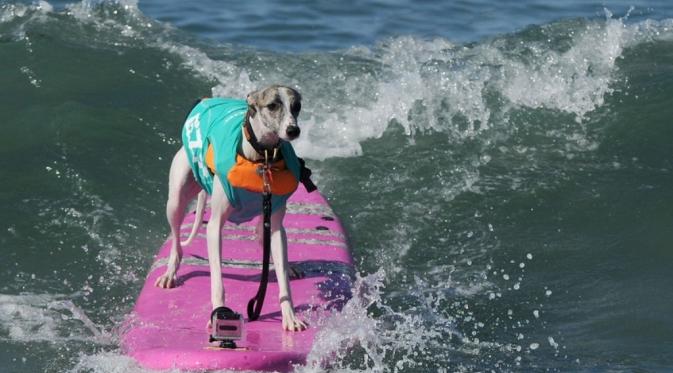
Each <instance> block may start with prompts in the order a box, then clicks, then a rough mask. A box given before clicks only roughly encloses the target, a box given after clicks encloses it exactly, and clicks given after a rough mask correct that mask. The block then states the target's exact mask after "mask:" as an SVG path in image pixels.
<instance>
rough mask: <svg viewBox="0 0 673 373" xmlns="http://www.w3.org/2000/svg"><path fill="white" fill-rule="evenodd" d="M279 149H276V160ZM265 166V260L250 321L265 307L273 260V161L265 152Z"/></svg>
mask: <svg viewBox="0 0 673 373" xmlns="http://www.w3.org/2000/svg"><path fill="white" fill-rule="evenodd" d="M276 152H277V149H274V156H273V158H276V154H275V153H276ZM264 158H265V159H264V164H263V165H262V166H260V167H259V169H258V172H261V173H262V180H263V181H264V192H263V193H262V214H263V215H264V225H263V228H264V229H263V236H262V242H263V244H262V245H263V247H264V258H263V261H262V279H261V280H260V281H259V289H257V294H256V295H255V297H254V298H252V299H250V301H249V302H248V320H250V321H255V320H257V319H258V318H259V315H260V313H261V312H262V306H263V305H264V296H265V295H266V285H267V284H268V283H269V262H270V259H271V183H270V180H269V174H270V173H271V160H270V159H269V156H268V153H267V152H264Z"/></svg>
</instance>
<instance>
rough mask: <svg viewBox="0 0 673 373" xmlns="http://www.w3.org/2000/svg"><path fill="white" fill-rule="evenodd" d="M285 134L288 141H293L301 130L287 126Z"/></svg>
mask: <svg viewBox="0 0 673 373" xmlns="http://www.w3.org/2000/svg"><path fill="white" fill-rule="evenodd" d="M285 133H286V134H287V137H289V138H290V140H294V139H296V138H297V137H299V133H301V130H300V129H299V127H298V126H289V127H287V129H286V130H285Z"/></svg>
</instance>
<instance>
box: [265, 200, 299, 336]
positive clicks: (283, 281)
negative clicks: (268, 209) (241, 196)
mask: <svg viewBox="0 0 673 373" xmlns="http://www.w3.org/2000/svg"><path fill="white" fill-rule="evenodd" d="M284 217H285V207H283V208H282V209H279V210H278V211H277V212H275V213H274V214H273V215H271V255H273V265H274V268H275V270H276V279H277V281H278V299H279V302H280V310H281V313H282V317H283V329H285V330H290V331H300V330H304V329H306V323H304V322H303V321H302V320H300V319H299V318H298V317H297V316H296V315H295V313H294V304H293V303H292V291H291V289H290V281H289V275H288V269H289V265H288V259H287V235H286V234H285V228H283V218H284Z"/></svg>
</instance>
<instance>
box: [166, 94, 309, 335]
mask: <svg viewBox="0 0 673 373" xmlns="http://www.w3.org/2000/svg"><path fill="white" fill-rule="evenodd" d="M247 103H248V115H246V118H247V119H246V120H249V121H250V125H251V127H252V130H253V132H254V135H255V136H256V138H257V140H258V143H259V144H260V145H261V146H263V147H268V148H269V149H271V148H273V147H275V146H277V144H278V143H279V142H280V141H291V140H294V139H295V138H297V137H298V136H299V132H300V131H299V127H298V126H297V116H298V115H299V111H300V110H301V95H300V94H299V93H298V92H297V91H296V90H294V89H292V88H289V87H285V86H277V85H274V86H270V87H267V88H265V89H262V90H259V91H255V92H251V93H250V94H249V95H248V96H247ZM241 130H243V129H241ZM239 153H242V154H243V156H244V157H245V158H247V159H248V160H251V161H256V160H259V159H261V155H260V154H259V153H258V152H257V151H256V150H255V149H254V147H253V145H252V144H251V143H250V142H249V141H248V140H247V139H246V136H242V141H241V144H240V149H239ZM197 195H199V206H200V207H201V208H203V204H204V202H205V191H203V190H202V188H201V186H200V185H199V184H198V183H197V181H196V180H195V179H194V175H193V173H192V169H191V166H190V163H189V162H188V159H187V152H186V151H185V148H184V146H183V147H182V148H180V150H179V151H178V152H177V154H175V157H174V158H173V162H172V163H171V169H170V174H169V184H168V202H167V204H166V217H167V219H168V223H169V225H170V227H171V237H172V246H171V253H170V256H169V260H168V265H167V268H166V272H165V273H164V274H163V275H161V276H160V277H159V278H158V279H157V280H156V282H155V286H158V287H160V288H172V287H174V286H176V272H177V270H178V267H179V266H180V261H181V260H182V245H184V244H186V243H185V242H183V243H181V242H180V225H181V224H182V220H183V218H184V216H185V213H186V211H185V210H186V208H187V205H188V204H189V203H190V201H192V200H193V199H194V198H195V197H196V196H197ZM197 210H198V208H197ZM232 212H233V207H232V206H231V204H230V202H229V200H228V199H227V196H226V194H225V192H224V189H223V187H222V183H221V181H220V180H219V178H218V177H215V178H214V180H213V192H212V196H211V214H212V215H211V218H210V220H209V221H208V225H207V242H208V260H209V265H210V273H211V276H210V298H211V303H212V308H213V309H215V308H218V307H222V306H224V303H225V292H224V287H223V284H222V277H221V276H217V275H216V276H213V274H214V273H215V274H219V273H221V264H220V262H221V251H220V250H221V248H220V243H221V239H220V235H221V230H222V225H223V224H224V223H225V222H226V221H227V219H228V217H229V216H230V215H231V213H232ZM197 214H198V213H197ZM284 216H285V207H282V208H280V207H279V208H278V210H277V211H275V212H274V213H273V214H272V215H271V254H272V258H273V263H274V267H275V271H276V276H277V281H278V288H279V299H280V302H281V303H280V306H281V312H282V318H283V322H282V327H283V329H285V330H290V331H299V330H304V329H306V324H305V323H304V322H303V321H302V320H300V319H299V318H298V317H297V316H296V315H295V313H294V305H293V303H292V293H291V291H290V287H289V274H288V271H289V266H288V259H287V257H288V256H287V238H286V234H285V229H284V228H283V218H284ZM260 222H261V219H260ZM261 233H262V229H261V223H260V225H258V227H257V237H261ZM192 236H193V234H192ZM188 241H190V240H189V239H188Z"/></svg>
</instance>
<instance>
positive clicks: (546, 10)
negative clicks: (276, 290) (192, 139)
mask: <svg viewBox="0 0 673 373" xmlns="http://www.w3.org/2000/svg"><path fill="white" fill-rule="evenodd" d="M277 82H279V83H284V84H289V85H293V86H296V87H297V88H298V89H299V90H300V91H301V92H302V94H303V97H304V102H303V108H304V109H303V111H302V113H301V116H300V125H301V127H302V137H301V138H300V139H299V140H297V142H296V146H295V148H296V149H297V151H298V153H300V155H303V156H304V157H305V158H306V159H307V162H308V164H309V167H311V168H312V169H313V170H314V173H315V181H316V183H317V184H318V186H319V187H320V189H321V191H322V192H323V193H324V194H325V195H326V196H327V197H328V198H329V200H330V202H331V204H332V206H333V208H334V210H335V211H336V212H337V214H338V215H339V216H341V218H342V219H343V221H344V224H345V227H346V229H347V231H348V234H349V238H350V242H351V245H352V250H353V255H354V258H355V260H356V263H357V271H358V276H357V280H356V282H355V285H354V289H353V293H354V298H353V299H352V301H351V302H349V303H348V304H347V305H346V306H345V308H344V309H343V312H342V313H341V314H337V315H333V316H331V317H329V318H326V319H325V320H322V323H323V324H324V328H323V331H322V333H321V334H320V337H319V338H318V341H317V342H316V348H315V350H314V351H313V352H312V354H311V356H310V362H309V365H308V366H307V367H298V368H297V371H298V372H317V371H322V370H324V369H327V368H326V366H325V365H322V364H324V363H325V361H328V362H329V370H331V371H335V372H435V371H438V372H483V371H495V372H503V371H504V372H507V371H513V372H518V371H526V372H527V371H560V372H566V371H591V372H601V371H611V372H620V371H625V372H631V371H643V372H645V371H647V372H649V371H661V372H664V371H671V370H673V293H672V292H671V289H672V288H673V250H671V249H672V248H673V119H672V118H673V3H670V2H668V1H663V0H660V1H601V2H598V1H575V0H573V1H565V2H558V4H549V3H548V2H546V1H545V2H543V1H539V0H525V1H519V2H500V1H495V0H477V1H455V2H431V1H409V0H406V1H405V0H377V1H372V2H358V1H351V0H347V1H341V2H337V3H330V2H324V1H315V2H314V1H308V0H303V1H296V2H291V3H290V2H281V1H270V2H262V1H246V2H238V3H230V4H225V3H224V2H216V1H207V2H187V1H162V0H148V1H141V2H139V3H136V2H133V1H87V0H84V1H82V2H77V1H76V0H72V1H60V0H59V1H51V2H45V1H39V2H20V1H14V0H10V1H2V2H0V119H1V120H2V124H1V125H0V126H1V127H0V128H2V132H3V133H2V136H0V149H1V150H0V152H1V154H2V157H0V180H1V184H0V185H1V187H0V204H1V205H2V207H3V208H2V209H0V371H1V372H43V371H44V372H142V371H143V370H142V369H140V368H139V367H137V366H136V365H135V364H134V362H133V361H132V360H130V359H129V358H127V357H125V356H124V355H123V354H122V353H121V352H120V350H119V347H118V334H119V328H120V325H121V321H122V320H123V318H124V316H125V315H127V314H128V313H129V312H130V311H131V309H132V307H133V303H134V300H135V298H136V296H137V294H138V292H139V290H140V287H141V285H142V283H143V281H144V277H145V274H146V272H147V269H148V268H149V265H150V263H151V260H152V255H153V253H154V252H155V250H156V248H157V247H158V246H159V245H160V244H161V243H162V242H163V240H164V239H165V237H166V235H167V233H168V227H167V224H166V222H165V217H164V212H163V211H164V206H165V205H164V204H165V196H166V184H167V177H168V176H167V173H168V168H169V162H170V159H171V157H172V155H173V154H174V153H175V151H176V150H177V149H178V148H179V146H180V144H179V131H180V126H181V124H182V123H181V121H182V119H183V118H184V115H185V113H186V111H187V110H188V109H189V107H190V105H191V103H192V102H193V99H194V98H195V97H200V96H203V95H207V94H215V95H223V96H235V97H241V96H244V95H245V94H246V93H247V92H249V91H251V90H253V89H256V88H258V87H261V86H264V85H267V84H271V83H277Z"/></svg>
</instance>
